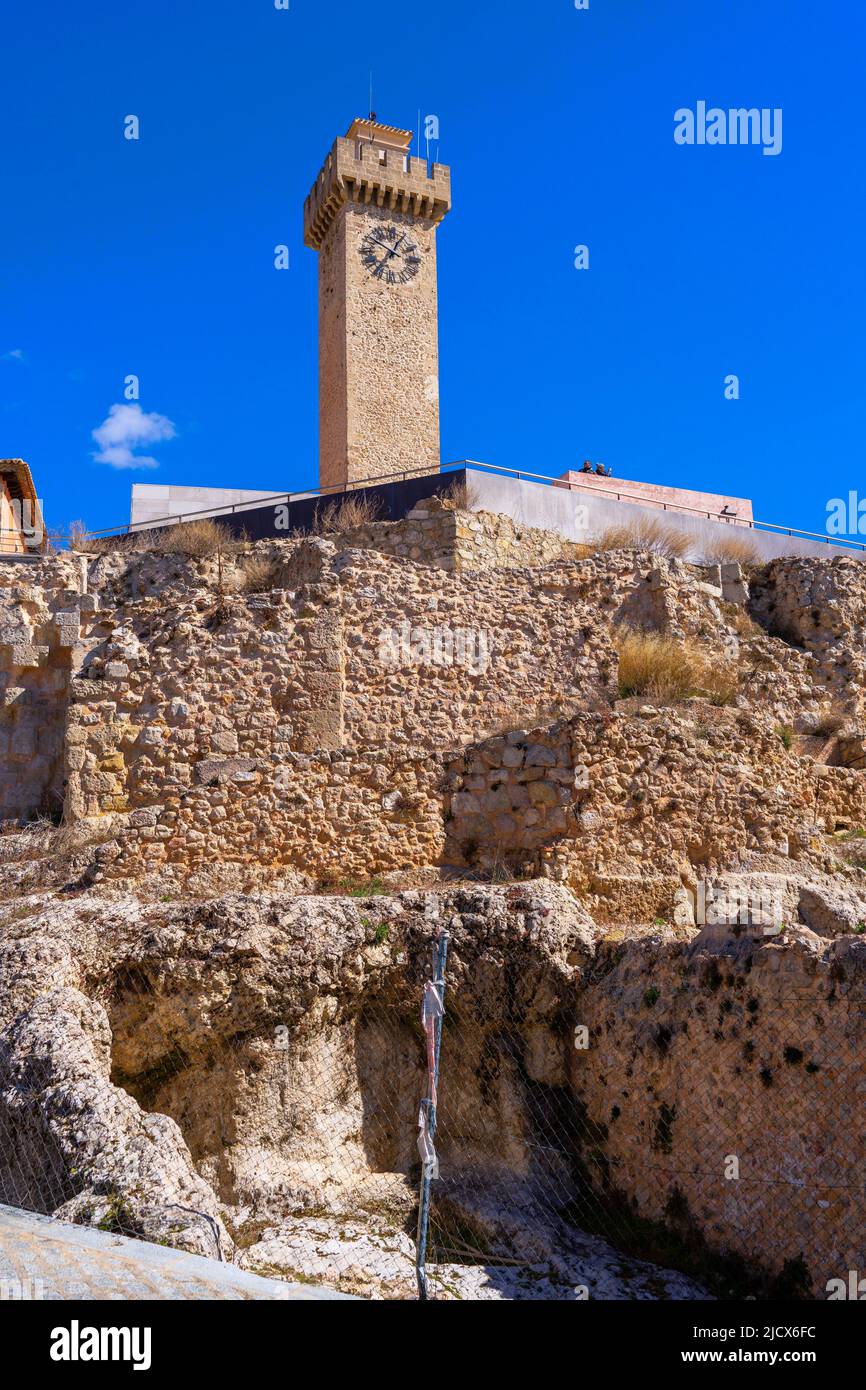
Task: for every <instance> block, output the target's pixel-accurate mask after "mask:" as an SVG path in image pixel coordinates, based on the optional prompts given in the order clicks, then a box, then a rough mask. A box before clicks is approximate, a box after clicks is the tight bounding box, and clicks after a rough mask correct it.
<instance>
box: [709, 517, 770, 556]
mask: <svg viewBox="0 0 866 1390" xmlns="http://www.w3.org/2000/svg"><path fill="white" fill-rule="evenodd" d="M720 524H721V523H720ZM728 530H729V534H727V535H722V536H719V537H718V539H713V540H712V541H708V542H705V543H704V546H703V548H702V549H701V554H700V560H699V561H698V563H699V564H701V565H744V566H745V565H757V564H760V561H761V554H760V551H759V550H758V547H757V545H756V544H755V542H754V541H753V540H751V539H750V538H749V537H748V536H738V535H737V534H736V532H735V531H734V529H733V527H730V528H728Z"/></svg>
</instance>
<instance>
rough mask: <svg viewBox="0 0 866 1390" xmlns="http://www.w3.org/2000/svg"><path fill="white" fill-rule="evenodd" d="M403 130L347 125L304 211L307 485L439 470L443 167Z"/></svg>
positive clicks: (447, 193) (447, 181) (447, 182)
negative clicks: (311, 322)
mask: <svg viewBox="0 0 866 1390" xmlns="http://www.w3.org/2000/svg"><path fill="white" fill-rule="evenodd" d="M411 141H412V133H411V131H408V130H397V129H396V128H395V127H394V126H388V125H381V124H380V123H379V122H377V121H376V119H375V117H371V118H370V119H369V120H357V121H354V122H353V123H352V125H351V126H350V128H349V132H348V134H347V135H346V137H345V139H342V140H337V141H336V143H335V144H334V146H333V148H332V149H331V152H330V154H329V155H328V157H327V159H326V160H325V163H324V164H323V166H322V169H321V171H320V173H319V176H318V178H317V179H316V182H315V184H314V185H313V189H312V192H311V193H310V196H309V197H308V198H307V201H306V203H305V204H304V242H305V244H306V245H307V246H311V247H312V248H313V249H314V250H316V251H318V253H319V484H320V486H321V487H323V488H324V487H328V488H337V489H344V488H347V487H349V486H351V485H352V484H354V483H359V482H362V481H365V480H367V479H375V478H384V477H387V476H389V475H393V474H395V473H399V472H401V471H402V470H404V469H405V470H413V471H422V470H425V469H426V470H429V472H431V473H435V472H437V471H438V469H439V346H438V335H437V308H436V228H437V227H438V225H439V223H440V222H441V221H442V218H443V217H444V216H445V214H446V213H447V212H448V210H449V208H450V207H451V171H450V169H448V168H446V167H445V166H444V165H442V164H433V165H432V167H431V166H429V165H428V163H427V161H426V159H418V158H416V157H414V156H412V155H410V153H409V146H410V144H411Z"/></svg>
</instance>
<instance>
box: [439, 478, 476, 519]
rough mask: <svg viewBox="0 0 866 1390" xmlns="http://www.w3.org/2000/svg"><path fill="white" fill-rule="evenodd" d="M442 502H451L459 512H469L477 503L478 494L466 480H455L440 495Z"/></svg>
mask: <svg viewBox="0 0 866 1390" xmlns="http://www.w3.org/2000/svg"><path fill="white" fill-rule="evenodd" d="M440 495H441V497H442V500H443V501H444V502H453V504H454V506H455V507H456V508H457V509H458V511H461V512H468V511H470V510H471V509H472V508H473V507H474V506H475V504H476V503H477V501H478V494H477V492H476V491H475V488H474V487H473V486H472V484H471V483H470V482H467V480H466V478H455V479H454V481H453V483H451V484H450V486H449V487H448V488H447V489H446V490H445V492H443V493H441V494H440Z"/></svg>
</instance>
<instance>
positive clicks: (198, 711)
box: [66, 541, 615, 877]
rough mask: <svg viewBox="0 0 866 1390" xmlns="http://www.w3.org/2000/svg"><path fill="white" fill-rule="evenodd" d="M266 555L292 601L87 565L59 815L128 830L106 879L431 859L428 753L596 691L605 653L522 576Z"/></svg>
mask: <svg viewBox="0 0 866 1390" xmlns="http://www.w3.org/2000/svg"><path fill="white" fill-rule="evenodd" d="M276 554H277V556H278V557H279V556H280V555H282V561H281V563H282V571H281V572H280V573H279V574H278V575H277V577H276V583H277V584H278V585H286V586H289V585H292V586H297V587H291V588H290V587H275V588H273V589H269V590H268V591H267V592H265V593H258V594H256V593H254V594H241V593H236V592H235V593H223V594H221V595H220V594H218V593H216V592H215V590H214V584H215V583H216V580H215V577H214V571H213V563H212V562H209V564H210V569H209V570H207V572H206V573H202V574H196V575H195V577H194V579H191V578H190V569H189V566H187V565H186V564H185V563H180V562H178V561H175V560H169V559H168V558H167V557H154V556H146V555H145V556H143V557H137V558H136V559H135V561H134V563H133V564H132V566H131V568H130V569H129V570H128V571H127V572H125V573H123V572H121V570H120V568H119V562H116V561H112V562H110V563H107V562H99V567H98V576H101V580H102V589H101V598H100V608H99V610H98V612H97V613H96V614H95V615H94V620H93V623H92V624H91V630H90V643H89V646H88V649H87V653H86V656H85V658H84V661H83V665H82V669H81V671H80V674H79V675H78V677H77V678H76V679H75V681H74V682H73V685H72V692H71V704H70V710H69V728H68V734H67V766H66V774H67V780H68V786H67V798H66V805H67V817H68V818H69V819H71V820H79V819H82V818H86V817H99V816H105V815H121V816H123V817H124V818H125V819H124V822H123V825H122V826H121V827H119V828H120V830H121V835H122V845H123V848H122V852H121V853H120V854H119V855H117V856H115V857H114V859H113V860H111V856H110V853H109V852H108V851H106V854H105V856H104V859H105V862H106V865H108V864H109V862H110V868H109V869H108V870H107V871H108V872H110V873H111V874H112V875H118V876H127V875H129V874H132V873H133V872H135V871H136V869H138V870H147V871H152V870H154V869H155V868H157V867H159V866H160V865H162V864H165V863H168V864H175V865H178V866H183V865H186V866H189V867H190V868H193V869H197V868H198V867H200V866H201V865H203V864H204V863H205V862H206V861H207V860H208V858H210V859H214V858H218V859H219V860H220V862H223V863H226V862H229V863H232V864H234V865H238V866H241V867H242V868H243V869H244V871H245V872H248V873H249V874H254V873H256V872H259V873H261V874H266V873H267V872H269V871H272V870H274V869H276V868H279V867H281V866H287V865H290V866H293V867H295V868H298V869H300V870H302V871H303V872H306V873H309V874H310V875H313V876H315V877H327V876H328V875H330V874H332V873H334V872H337V871H338V870H339V869H340V867H341V866H342V870H343V872H344V873H345V874H346V875H347V876H348V877H352V876H363V875H364V874H365V873H367V874H368V873H371V872H374V871H375V872H381V871H384V870H387V869H390V868H394V869H396V868H411V867H413V866H419V865H424V864H429V863H431V862H436V861H438V859H439V858H441V853H442V846H443V843H444V829H443V822H442V792H441V764H442V753H443V750H444V749H446V748H448V747H459V746H461V744H463V743H465V742H466V741H467V740H468V739H470V738H471V736H472V734H473V732H474V731H475V730H477V729H478V728H481V729H485V728H487V729H491V728H495V727H503V726H510V725H512V724H513V723H514V722H515V720H519V719H521V718H524V717H525V716H527V715H530V716H532V717H538V716H539V715H541V714H546V715H549V712H550V710H551V709H552V708H559V707H562V706H563V704H565V705H569V704H572V703H574V702H580V703H582V704H585V703H590V704H591V703H593V702H594V701H596V700H598V699H600V698H603V697H604V696H605V692H608V691H609V689H610V679H611V676H612V672H613V670H614V667H615V657H614V654H613V651H612V648H611V646H610V642H609V639H608V638H607V637H605V636H603V635H602V634H601V633H600V632H599V631H598V630H597V629H596V628H595V627H594V626H593V623H592V621H591V619H590V618H589V617H588V614H587V610H586V609H585V608H582V607H578V606H576V605H574V604H570V603H562V601H561V598H560V596H559V595H558V594H557V595H551V594H547V593H545V592H544V589H543V585H540V586H539V587H538V590H537V592H532V582H531V576H530V575H529V574H528V573H524V572H521V574H520V575H519V576H518V575H514V574H512V573H511V572H508V571H504V572H497V571H491V572H485V573H479V574H478V575H477V577H476V578H475V580H474V582H473V584H472V586H471V587H469V586H467V585H465V584H464V583H462V582H461V581H460V580H459V579H458V578H457V577H456V576H453V575H450V574H447V573H445V572H444V571H441V570H439V571H435V572H434V571H431V570H430V569H429V568H426V567H422V566H420V565H415V564H413V563H411V562H409V563H405V564H403V565H400V566H399V567H397V566H395V565H394V563H393V561H389V560H388V559H387V558H385V557H384V556H382V555H379V554H376V553H373V552H365V551H361V550H347V551H338V550H337V548H336V546H335V545H334V544H333V543H332V542H329V541H302V542H286V543H283V546H282V550H281V551H280V550H279V549H278V550H277V552H276ZM434 573H435V578H434V577H433V575H434ZM193 583H194V585H195V587H192V584H193ZM131 586H134V590H135V595H134V596H133V595H132V594H131V592H130V588H131ZM168 595H171V599H170V601H167V597H168ZM539 623H542V624H543V625H544V631H545V641H544V643H541V642H539V641H538V625H539ZM449 644H450V645H449ZM307 755H309V756H307Z"/></svg>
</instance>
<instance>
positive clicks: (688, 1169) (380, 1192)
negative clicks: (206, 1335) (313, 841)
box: [0, 933, 866, 1300]
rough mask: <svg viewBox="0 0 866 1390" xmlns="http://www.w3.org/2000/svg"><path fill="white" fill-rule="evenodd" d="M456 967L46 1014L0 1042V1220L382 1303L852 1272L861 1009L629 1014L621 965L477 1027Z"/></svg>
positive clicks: (142, 983)
mask: <svg viewBox="0 0 866 1390" xmlns="http://www.w3.org/2000/svg"><path fill="white" fill-rule="evenodd" d="M445 944H447V943H446V940H445V938H444V936H443V934H441V933H440V935H439V936H438V937H435V938H434V939H433V941H432V943H430V942H426V943H425V945H424V949H423V951H421V950H419V951H412V950H407V951H406V952H405V954H404V956H403V957H402V958H401V955H400V954H399V953H398V954H397V955H396V957H395V958H396V960H397V961H398V962H400V961H401V959H402V963H401V964H400V965H399V968H398V969H397V970H393V969H389V970H388V971H385V970H383V972H382V976H381V980H380V981H379V984H378V985H376V986H373V987H369V986H368V987H366V988H365V989H363V990H361V989H360V988H359V991H358V993H357V994H356V995H351V994H349V995H345V994H344V995H341V996H340V997H339V998H337V997H336V996H335V995H333V994H329V993H328V991H327V990H324V991H323V992H320V991H319V990H318V989H317V988H316V982H315V979H314V978H311V980H310V985H309V989H308V991H307V993H306V995H304V996H303V998H302V999H301V1000H300V1002H299V1001H296V1003H295V1005H294V1006H293V1010H292V1011H291V1012H290V1013H289V1014H288V1016H286V1017H283V1016H282V1015H281V1011H280V1007H279V1001H268V1000H265V1001H264V1003H263V1001H262V998H261V996H259V995H256V996H255V999H253V997H252V996H249V997H247V996H246V995H245V994H244V990H243V987H242V985H241V984H237V983H236V984H235V985H233V986H232V988H230V989H229V990H227V991H224V992H223V993H222V995H221V996H220V1001H221V1002H220V1003H219V1005H218V1006H215V1005H213V1004H208V1005H206V1004H205V1003H204V994H202V996H200V997H197V996H196V993H195V990H194V989H193V988H191V987H190V981H187V982H186V986H185V987H181V985H180V984H179V982H178V980H177V979H174V980H172V982H171V983H170V984H169V982H168V981H167V980H166V979H164V978H162V977H161V974H160V970H159V968H158V966H156V965H147V964H144V965H139V966H135V967H130V968H127V969H124V970H122V971H118V972H116V973H115V974H114V975H113V977H112V978H111V979H110V980H108V981H103V982H96V983H95V984H93V986H92V987H91V991H90V997H89V998H88V997H86V996H85V995H84V994H81V995H76V996H75V998H71V997H70V992H69V991H62V990H61V991H58V992H57V996H56V997H46V998H44V999H42V1000H40V1001H38V1002H37V1004H36V1005H35V1006H34V1007H33V1008H32V1009H31V1010H29V1011H27V1012H26V1014H25V1015H22V1016H20V1017H19V1018H18V1019H16V1021H15V1024H14V1025H13V1027H12V1028H11V1029H10V1030H7V1032H6V1033H5V1034H3V1035H2V1038H0V1202H2V1203H4V1204H7V1205H10V1206H14V1207H20V1208H25V1209H27V1210H32V1211H36V1212H41V1213H46V1214H51V1215H54V1216H56V1217H57V1218H59V1219H65V1220H69V1221H73V1222H77V1223H83V1224H88V1225H91V1226H96V1227H97V1228H99V1229H101V1230H104V1231H111V1232H117V1233H120V1234H123V1235H128V1236H133V1237H138V1238H142V1239H146V1240H150V1241H158V1242H161V1243H163V1244H167V1245H178V1246H180V1247H182V1248H186V1249H190V1250H194V1251H197V1252H198V1253H201V1254H205V1255H209V1256H211V1257H212V1258H217V1259H221V1260H225V1261H231V1262H233V1263H235V1264H237V1265H239V1266H241V1267H242V1268H245V1269H248V1270H251V1271H254V1272H257V1273H260V1274H266V1275H269V1276H274V1277H277V1278H280V1279H285V1280H289V1281H293V1282H294V1281H301V1282H311V1283H315V1284H323V1285H328V1286H331V1287H333V1288H335V1289H339V1290H342V1291H344V1292H351V1293H356V1294H360V1295H362V1296H366V1297H373V1298H384V1299H414V1298H417V1297H419V1296H421V1297H425V1296H426V1297H429V1298H430V1299H434V1300H436V1299H446V1300H447V1299H478V1298H481V1299H497V1298H500V1299H503V1298H504V1299H558V1300H567V1299H586V1298H589V1299H597V1298H620V1299H634V1298H641V1299H651V1298H700V1297H708V1296H721V1297H728V1296H731V1297H742V1296H753V1297H758V1298H762V1297H772V1298H779V1297H781V1298H791V1299H796V1298H824V1297H827V1296H828V1292H829V1293H830V1294H831V1296H832V1287H831V1286H832V1281H834V1280H842V1281H846V1282H847V1283H850V1276H851V1272H852V1271H854V1272H855V1273H856V1272H857V1271H860V1270H864V1273H866V1269H864V1266H866V1251H864V1245H866V1233H864V1227H866V1222H864V1213H866V1201H864V1198H866V1191H864V1187H866V1181H864V1173H863V1166H862V1154H863V1142H864V1141H863V1126H862V1116H863V1094H864V1089H866V1065H864V1063H866V1026H864V1025H866V1012H864V1009H863V1007H862V1006H861V1005H860V1003H859V1002H858V1000H857V998H856V997H855V995H854V994H853V993H852V992H850V991H849V992H848V993H846V990H845V987H844V986H843V985H842V984H840V982H839V981H838V980H836V981H835V982H834V981H833V980H829V979H828V980H827V981H825V982H824V983H821V984H819V985H816V987H815V989H814V990H808V991H803V992H801V993H799V994H797V993H794V994H788V993H785V992H784V991H783V990H780V989H778V988H776V989H770V988H768V987H766V982H765V985H764V986H762V987H761V988H758V987H757V986H756V985H755V984H754V982H753V981H751V980H750V977H749V972H748V970H747V969H744V970H742V971H740V972H737V971H736V970H734V969H732V968H731V967H730V966H727V965H726V966H723V968H722V969H721V971H719V970H717V972H716V976H713V975H709V976H708V975H707V971H706V968H703V970H702V973H700V974H699V975H696V976H695V977H694V979H691V980H685V981H683V980H680V982H679V983H678V985H677V986H676V988H672V989H670V990H669V991H668V990H667V989H666V988H665V987H664V985H662V986H661V987H656V986H652V985H650V986H649V987H646V988H644V989H643V990H642V992H641V993H639V995H638V996H637V997H636V998H635V999H634V1000H632V1002H631V1003H630V1005H629V1007H627V1008H619V1009H615V1007H614V1003H615V1000H616V998H617V994H616V988H618V986H615V982H616V980H617V974H616V970H615V969H614V968H613V967H606V968H607V969H608V974H607V975H604V974H603V973H602V974H601V975H600V976H599V978H598V979H597V980H596V981H594V982H592V981H584V982H583V983H582V986H581V988H580V989H571V990H565V991H564V992H563V993H562V995H561V997H558V998H554V999H552V1000H549V1001H548V1005H547V1006H546V1007H545V1010H544V1012H543V1018H542V1017H541V1015H540V1014H539V1012H538V1008H537V991H536V995H535V1000H536V1003H535V1006H534V1008H533V1009H529V1008H528V1007H527V1006H526V1002H525V1001H526V997H527V996H526V995H525V994H524V993H522V991H521V988H520V987H519V982H515V981H514V980H511V981H510V982H508V981H506V982H505V983H504V984H503V980H502V979H501V978H500V979H498V980H497V981H496V990H497V1000H498V1003H497V1006H496V1008H491V1009H489V1010H486V1009H485V1008H484V1006H483V1001H484V999H485V997H487V991H488V990H489V989H490V988H491V983H490V980H489V979H485V978H484V975H485V969H486V968H487V967H485V965H484V963H483V961H478V960H476V961H475V962H474V963H472V964H471V965H468V964H467V961H466V960H465V959H463V960H461V959H458V958H455V959H454V968H453V972H450V967H446V964H445V953H444V950H443V947H444V945H445ZM437 953H438V954H437ZM208 969H209V970H213V971H216V972H219V970H220V963H219V961H218V960H216V961H213V962H212V963H211V964H210V965H209V966H208ZM726 972H727V973H726ZM619 983H620V984H621V983H622V982H621V981H620V982H619ZM644 983H645V982H644ZM209 997H210V996H209ZM284 1012H285V1011H284ZM440 1030H441V1036H440ZM858 1277H859V1276H858ZM840 1296H842V1295H840ZM846 1296H847V1295H846Z"/></svg>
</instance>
